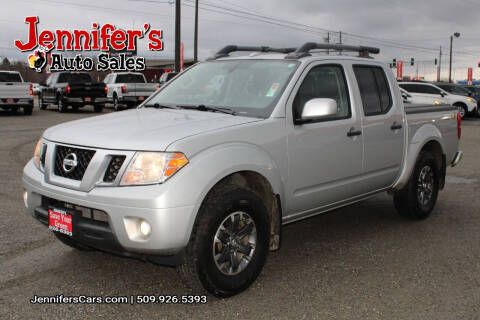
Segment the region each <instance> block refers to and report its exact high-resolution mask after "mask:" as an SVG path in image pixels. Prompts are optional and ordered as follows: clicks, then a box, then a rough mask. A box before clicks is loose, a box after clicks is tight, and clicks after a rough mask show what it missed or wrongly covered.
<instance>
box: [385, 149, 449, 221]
mask: <svg viewBox="0 0 480 320" xmlns="http://www.w3.org/2000/svg"><path fill="white" fill-rule="evenodd" d="M439 182H440V171H439V169H438V167H437V165H436V163H435V158H434V157H433V155H432V154H431V153H430V152H428V151H422V152H421V153H420V155H419V157H418V160H417V163H416V165H415V169H414V171H413V174H412V177H411V178H410V181H409V182H408V184H407V185H406V186H405V187H404V188H403V189H402V190H400V191H398V192H397V193H395V194H394V197H393V199H394V203H395V208H396V209H397V211H398V213H399V214H400V215H401V216H403V217H406V218H409V219H425V218H427V217H428V216H429V215H430V213H431V212H432V210H433V208H434V207H435V203H436V202H437V196H438V190H439V187H440V183H439Z"/></svg>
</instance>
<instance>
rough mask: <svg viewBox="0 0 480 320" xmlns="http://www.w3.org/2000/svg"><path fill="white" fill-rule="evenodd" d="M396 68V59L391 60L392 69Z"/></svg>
mask: <svg viewBox="0 0 480 320" xmlns="http://www.w3.org/2000/svg"><path fill="white" fill-rule="evenodd" d="M396 67H397V59H395V58H393V62H392V68H396Z"/></svg>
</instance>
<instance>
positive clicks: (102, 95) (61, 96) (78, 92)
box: [38, 72, 107, 112]
mask: <svg viewBox="0 0 480 320" xmlns="http://www.w3.org/2000/svg"><path fill="white" fill-rule="evenodd" d="M40 85H41V87H40V92H39V97H38V101H39V102H38V103H39V106H40V109H46V108H47V106H48V105H50V104H54V105H56V106H57V108H58V111H60V112H65V111H67V108H68V107H69V106H71V107H72V109H73V110H74V111H77V110H78V109H79V108H82V107H84V106H86V105H93V108H94V110H95V112H102V110H103V108H104V106H105V101H106V91H107V90H106V87H105V84H104V83H103V82H98V83H94V82H93V80H92V78H91V77H90V75H89V74H88V73H86V72H58V73H53V74H51V75H50V77H48V79H47V82H46V83H41V84H40Z"/></svg>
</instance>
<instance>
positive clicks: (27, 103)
mask: <svg viewBox="0 0 480 320" xmlns="http://www.w3.org/2000/svg"><path fill="white" fill-rule="evenodd" d="M20 108H22V109H23V113H24V114H25V115H31V114H32V112H33V97H32V84H30V83H28V82H25V81H23V78H22V76H21V75H20V73H19V72H17V71H0V109H3V110H12V111H17V110H18V109H20Z"/></svg>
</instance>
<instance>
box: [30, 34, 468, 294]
mask: <svg viewBox="0 0 480 320" xmlns="http://www.w3.org/2000/svg"><path fill="white" fill-rule="evenodd" d="M319 49H320V50H323V51H324V52H325V50H326V49H328V50H330V52H332V51H333V50H342V52H343V53H344V55H342V56H339V55H337V54H333V55H326V54H324V53H315V51H317V52H318V50H319ZM234 51H250V52H252V51H254V52H253V53H251V54H249V55H247V56H231V57H230V56H229V54H230V53H231V52H234ZM347 51H351V52H358V53H359V57H353V56H348V55H347V54H348V53H347ZM378 52H379V50H378V49H377V48H371V47H355V46H346V45H333V44H317V43H306V44H304V45H303V46H301V47H300V48H298V49H292V48H269V47H238V46H227V47H225V48H224V49H222V50H220V51H219V52H218V53H217V54H216V56H215V57H214V58H212V59H210V60H208V61H206V62H200V63H198V64H196V65H194V66H192V67H190V68H189V69H187V70H185V71H184V72H182V73H180V74H179V75H178V76H177V77H175V78H174V79H173V80H171V81H170V82H168V83H167V84H165V85H164V86H162V88H160V89H159V90H158V91H157V92H156V93H154V94H153V95H152V96H151V97H150V98H149V99H147V100H146V101H145V102H144V103H143V104H142V105H141V106H140V107H139V108H137V109H135V110H129V111H125V112H121V113H111V114H108V115H104V116H99V117H94V118H90V119H82V120H78V121H74V122H69V123H64V124H60V125H57V126H55V127H52V128H50V129H47V130H46V131H45V132H44V134H43V135H42V137H41V138H40V140H39V141H38V143H37V146H36V149H35V153H34V157H33V159H32V160H31V161H30V162H28V164H27V165H26V166H25V168H24V173H23V186H24V188H25V192H24V201H25V205H26V207H27V210H28V212H29V214H31V215H32V216H33V217H34V218H35V219H37V220H38V221H39V222H41V223H42V224H44V225H45V226H46V227H48V228H49V229H51V230H53V232H54V234H55V235H56V236H57V237H58V239H59V240H60V241H62V242H63V243H65V244H67V245H68V246H71V247H73V248H76V249H80V250H86V249H97V250H101V251H103V252H110V253H114V254H117V255H122V256H125V257H130V258H138V259H142V260H144V261H152V262H154V263H159V264H164V265H170V266H177V267H178V270H179V272H180V275H181V277H182V278H183V279H184V280H185V283H186V284H188V285H189V286H190V287H191V288H193V289H194V291H195V292H203V290H204V289H205V290H206V291H208V292H210V293H211V294H213V295H216V296H221V297H226V296H231V295H234V294H236V293H239V292H241V291H243V290H245V289H246V288H248V287H249V285H250V284H251V283H252V282H253V281H254V280H255V279H256V278H257V276H258V275H259V274H260V272H261V270H262V267H263V265H264V263H265V259H266V258H267V254H268V252H269V250H276V249H278V248H279V246H280V237H281V232H280V230H281V226H282V225H284V224H287V223H291V222H294V221H297V220H300V219H305V218H309V217H312V216H315V215H318V214H320V213H323V212H327V211H330V210H333V209H336V208H339V207H342V206H346V205H349V204H352V203H355V202H357V201H361V200H364V199H367V198H369V197H372V196H373V195H375V194H378V193H380V192H385V191H387V192H389V193H390V194H391V195H392V196H393V202H394V204H395V208H396V209H397V210H398V212H399V213H400V214H401V215H402V216H404V217H406V218H409V219H425V218H427V217H428V216H429V215H430V214H431V212H432V211H433V209H434V206H435V203H436V202H437V195H438V192H439V191H440V190H441V189H442V188H443V187H444V183H445V176H446V169H447V167H448V166H454V165H456V164H457V163H458V162H459V161H460V160H461V158H462V152H461V151H459V150H458V146H459V139H460V135H461V127H460V123H461V121H460V117H459V116H458V109H457V108H455V107H452V106H441V105H440V106H436V105H427V106H415V107H405V106H404V104H403V101H402V96H401V94H400V90H399V88H398V85H397V81H396V80H395V77H394V76H393V74H392V72H391V71H390V70H389V68H388V67H387V66H386V65H385V64H384V63H381V62H379V61H375V60H374V59H370V58H369V57H370V54H374V53H378ZM392 208H393V206H392ZM299 250H301V248H299ZM319 276H320V277H321V275H319Z"/></svg>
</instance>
